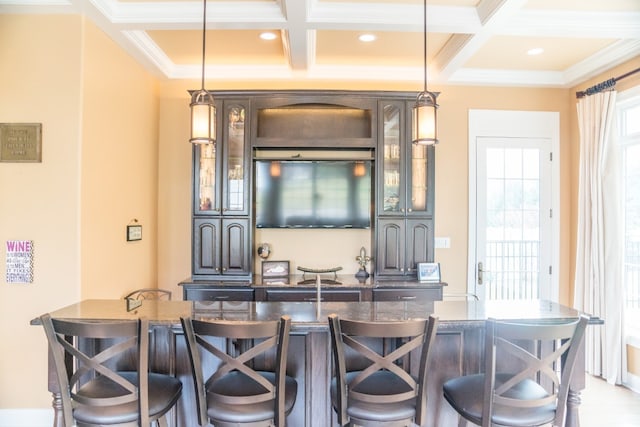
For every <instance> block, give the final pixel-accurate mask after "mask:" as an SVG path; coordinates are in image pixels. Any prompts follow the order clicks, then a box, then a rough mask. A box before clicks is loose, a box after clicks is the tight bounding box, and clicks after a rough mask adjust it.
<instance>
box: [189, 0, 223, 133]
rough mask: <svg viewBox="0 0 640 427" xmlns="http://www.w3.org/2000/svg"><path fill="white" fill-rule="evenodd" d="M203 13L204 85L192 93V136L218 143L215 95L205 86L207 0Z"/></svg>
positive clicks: (204, 1)
mask: <svg viewBox="0 0 640 427" xmlns="http://www.w3.org/2000/svg"><path fill="white" fill-rule="evenodd" d="M203 3H204V7H203V9H204V10H203V13H202V86H201V89H200V90H199V91H197V92H194V93H193V95H191V104H189V106H190V107H191V138H189V142H190V143H192V144H215V143H216V106H215V102H214V100H213V95H212V94H211V93H210V92H209V91H207V90H206V89H205V88H204V65H205V60H204V59H205V52H206V41H207V37H206V36H207V0H203Z"/></svg>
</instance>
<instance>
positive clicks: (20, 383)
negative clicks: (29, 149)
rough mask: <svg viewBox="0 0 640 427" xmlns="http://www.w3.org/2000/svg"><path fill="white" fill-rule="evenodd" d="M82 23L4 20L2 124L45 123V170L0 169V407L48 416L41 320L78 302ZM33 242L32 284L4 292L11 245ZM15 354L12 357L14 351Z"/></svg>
mask: <svg viewBox="0 0 640 427" xmlns="http://www.w3.org/2000/svg"><path fill="white" fill-rule="evenodd" d="M81 31H82V22H81V20H80V19H79V18H78V17H69V16H56V17H35V16H28V17H27V16H12V15H0V94H2V95H1V98H0V122H36V123H42V163H0V198H1V200H2V201H1V202H0V244H1V245H2V247H1V249H0V277H1V278H0V340H1V341H2V342H3V343H4V344H3V349H4V350H5V351H3V353H2V359H1V360H2V362H1V363H0V378H2V381H1V382H0V405H1V406H2V407H4V408H21V407H46V406H47V405H49V404H50V402H51V397H50V395H49V394H48V393H47V389H46V378H47V376H46V354H47V353H46V341H45V339H44V334H43V332H42V330H41V329H40V328H36V327H33V326H29V321H30V320H31V319H33V318H34V317H36V316H38V315H40V314H42V313H44V312H46V311H48V310H51V309H52V308H55V307H60V306H63V305H67V304H69V303H70V302H71V301H74V300H77V299H79V298H80V281H79V276H80V248H79V237H80V234H79V232H80V229H79V222H80V220H79V215H80V212H79V209H78V208H79V198H80V194H79V191H80V189H79V181H80V180H79V177H80V163H79V158H80V132H81V125H80V121H81V111H80V99H81V86H80V85H79V82H80V81H81V80H82V75H81V55H80V53H81V49H82V38H81V37H80V35H81ZM11 239H20V240H22V239H24V240H33V241H34V254H35V262H34V269H35V271H34V281H33V283H31V284H7V283H5V262H4V260H5V249H6V247H5V242H6V241H7V240H11ZM10 346H14V347H13V350H12V351H6V350H7V349H8V348H11V347H10Z"/></svg>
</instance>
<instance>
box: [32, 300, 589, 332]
mask: <svg viewBox="0 0 640 427" xmlns="http://www.w3.org/2000/svg"><path fill="white" fill-rule="evenodd" d="M332 313H336V314H338V315H340V316H343V317H349V318H351V319H359V320H389V321H393V320H403V319H414V318H426V317H428V316H429V315H430V314H434V315H436V316H438V317H439V319H440V324H441V327H442V328H448V327H458V326H465V327H469V326H478V327H479V326H481V325H482V324H483V323H484V320H486V319H487V318H496V319H502V320H522V321H533V320H536V321H537V320H559V319H570V318H576V317H578V316H579V315H580V313H579V312H578V311H576V310H574V309H572V308H569V307H565V306H562V305H560V304H557V303H553V302H550V301H544V300H533V301H486V302H485V301H435V302H434V301H421V300H414V301H401V302H398V301H393V302H321V303H319V304H318V303H315V302H248V301H224V302H222V301H210V302H205V301H153V300H144V301H143V303H142V305H141V306H140V307H138V308H136V309H135V310H132V311H127V309H126V303H125V301H124V300H85V301H81V302H79V303H76V304H72V305H70V306H67V307H64V308H61V309H58V310H55V311H52V312H51V315H52V316H53V317H54V318H60V319H88V320H96V321H99V320H114V319H132V318H137V317H146V318H148V319H149V320H150V321H151V323H152V324H160V325H162V324H165V325H167V324H168V325H175V326H179V324H180V317H181V316H193V317H194V318H198V319H228V320H239V321H243V320H244V321H246V320H267V319H277V318H278V317H280V316H281V315H283V314H286V315H289V316H291V318H292V329H293V330H294V331H300V332H304V331H313V330H322V329H326V328H327V317H328V316H329V314H332ZM597 321H598V319H593V323H597ZM31 323H32V324H38V323H39V319H37V318H36V319H34V320H33V321H32V322H31Z"/></svg>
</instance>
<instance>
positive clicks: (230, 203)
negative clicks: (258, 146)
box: [226, 106, 245, 211]
mask: <svg viewBox="0 0 640 427" xmlns="http://www.w3.org/2000/svg"><path fill="white" fill-rule="evenodd" d="M227 111H228V117H227V120H228V123H229V127H228V133H227V135H228V141H227V144H228V150H229V156H228V160H227V168H228V169H227V206H226V207H227V209H228V210H230V211H243V210H244V200H245V197H244V196H245V195H244V189H245V185H244V169H245V165H244V146H245V145H244V144H245V142H244V141H245V138H244V120H245V109H244V108H243V107H240V106H232V107H230V108H229V109H228V110H227Z"/></svg>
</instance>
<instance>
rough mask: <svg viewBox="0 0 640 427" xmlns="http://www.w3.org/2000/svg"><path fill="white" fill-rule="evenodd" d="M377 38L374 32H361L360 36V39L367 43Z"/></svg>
mask: <svg viewBox="0 0 640 427" xmlns="http://www.w3.org/2000/svg"><path fill="white" fill-rule="evenodd" d="M375 39H376V36H375V35H373V34H361V35H360V37H358V40H360V41H361V42H365V43H369V42H372V41H374V40H375Z"/></svg>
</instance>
